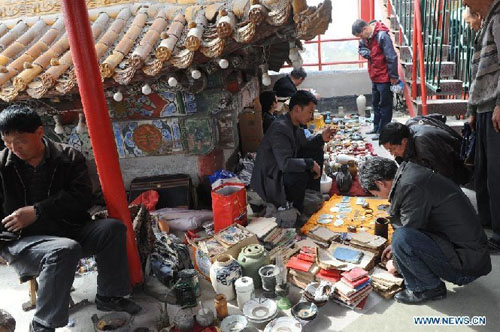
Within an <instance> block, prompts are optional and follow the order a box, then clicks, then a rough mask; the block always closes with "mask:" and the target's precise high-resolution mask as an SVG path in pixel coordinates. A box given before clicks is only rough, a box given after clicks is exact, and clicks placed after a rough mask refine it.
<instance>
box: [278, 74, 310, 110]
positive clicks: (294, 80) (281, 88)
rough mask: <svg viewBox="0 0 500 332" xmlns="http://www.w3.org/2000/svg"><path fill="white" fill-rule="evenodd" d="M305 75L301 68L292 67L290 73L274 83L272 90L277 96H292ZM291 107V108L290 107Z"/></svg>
mask: <svg viewBox="0 0 500 332" xmlns="http://www.w3.org/2000/svg"><path fill="white" fill-rule="evenodd" d="M306 77H307V73H306V71H305V70H304V69H303V68H299V69H294V70H292V72H291V73H290V75H286V76H284V77H282V78H280V79H279V80H277V81H276V83H274V87H273V90H274V91H275V92H276V95H277V96H278V97H288V98H290V97H292V96H293V95H294V94H295V93H296V92H297V87H298V86H299V85H301V84H302V83H303V82H304V80H305V79H306ZM290 109H291V108H290Z"/></svg>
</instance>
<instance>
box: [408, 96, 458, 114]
mask: <svg viewBox="0 0 500 332" xmlns="http://www.w3.org/2000/svg"><path fill="white" fill-rule="evenodd" d="M413 105H414V106H415V108H416V109H417V113H418V114H422V100H421V99H417V100H413ZM466 112H467V100H465V99H430V100H427V114H431V113H439V114H443V115H446V116H451V115H463V114H465V113H466Z"/></svg>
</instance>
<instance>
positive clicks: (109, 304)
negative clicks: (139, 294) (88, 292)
mask: <svg viewBox="0 0 500 332" xmlns="http://www.w3.org/2000/svg"><path fill="white" fill-rule="evenodd" d="M95 305H96V307H97V309H99V310H101V311H125V312H127V313H129V314H131V315H135V314H137V313H139V312H140V311H141V310H142V308H141V307H140V306H139V305H137V304H135V303H134V302H132V301H131V300H129V299H127V298H124V297H104V296H99V295H97V296H96V297H95Z"/></svg>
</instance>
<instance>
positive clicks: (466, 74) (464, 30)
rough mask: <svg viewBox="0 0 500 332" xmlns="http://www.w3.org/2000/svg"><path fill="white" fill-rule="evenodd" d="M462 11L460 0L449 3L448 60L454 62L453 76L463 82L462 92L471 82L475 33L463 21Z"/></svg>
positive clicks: (465, 90) (467, 88)
mask: <svg viewBox="0 0 500 332" xmlns="http://www.w3.org/2000/svg"><path fill="white" fill-rule="evenodd" d="M463 11H464V7H463V6H462V4H461V1H452V2H451V3H450V30H449V31H450V32H449V33H450V38H449V44H450V55H449V60H450V61H453V62H455V64H456V69H455V78H456V79H459V80H461V81H462V82H463V87H464V92H467V91H468V90H469V87H470V83H471V62H472V54H474V39H475V37H476V34H475V32H474V31H473V30H472V29H471V28H470V27H469V26H468V25H467V23H465V21H464V19H463Z"/></svg>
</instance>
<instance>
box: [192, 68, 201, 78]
mask: <svg viewBox="0 0 500 332" xmlns="http://www.w3.org/2000/svg"><path fill="white" fill-rule="evenodd" d="M191 77H192V78H194V79H195V80H197V79H199V78H200V77H201V71H199V70H198V69H192V70H191Z"/></svg>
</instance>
